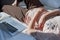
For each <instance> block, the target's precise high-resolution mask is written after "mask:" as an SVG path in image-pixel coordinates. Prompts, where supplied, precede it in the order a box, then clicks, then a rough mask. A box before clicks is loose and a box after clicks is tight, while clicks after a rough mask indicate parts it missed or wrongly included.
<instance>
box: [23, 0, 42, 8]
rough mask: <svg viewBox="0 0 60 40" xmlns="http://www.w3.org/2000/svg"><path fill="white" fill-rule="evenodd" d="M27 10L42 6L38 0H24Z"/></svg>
mask: <svg viewBox="0 0 60 40" xmlns="http://www.w3.org/2000/svg"><path fill="white" fill-rule="evenodd" d="M24 2H25V4H26V6H27V8H28V9H29V8H31V7H41V6H43V5H42V4H41V2H40V1H39V0H24Z"/></svg>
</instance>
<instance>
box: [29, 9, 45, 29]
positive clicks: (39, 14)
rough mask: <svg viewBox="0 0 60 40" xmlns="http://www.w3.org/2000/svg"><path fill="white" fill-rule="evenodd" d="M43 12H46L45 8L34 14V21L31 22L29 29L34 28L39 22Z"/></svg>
mask: <svg viewBox="0 0 60 40" xmlns="http://www.w3.org/2000/svg"><path fill="white" fill-rule="evenodd" d="M43 11H45V9H44V8H40V10H39V11H37V12H36V13H35V14H34V16H33V18H32V20H31V21H30V23H29V25H28V27H29V28H34V24H35V22H36V21H38V19H39V18H40V16H41V15H42V12H43Z"/></svg>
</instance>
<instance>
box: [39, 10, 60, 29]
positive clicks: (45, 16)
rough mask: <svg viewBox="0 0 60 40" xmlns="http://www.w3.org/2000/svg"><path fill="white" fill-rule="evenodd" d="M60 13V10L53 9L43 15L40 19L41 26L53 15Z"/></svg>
mask: <svg viewBox="0 0 60 40" xmlns="http://www.w3.org/2000/svg"><path fill="white" fill-rule="evenodd" d="M58 15H60V10H57V9H56V10H52V11H50V12H47V13H45V14H43V15H42V16H41V18H40V19H39V28H40V27H43V26H44V23H45V22H46V21H47V20H48V19H49V18H51V17H55V16H58Z"/></svg>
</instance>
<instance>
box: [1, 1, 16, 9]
mask: <svg viewBox="0 0 60 40" xmlns="http://www.w3.org/2000/svg"><path fill="white" fill-rule="evenodd" d="M14 1H15V0H0V10H1V9H2V7H3V6H4V5H11V4H12V3H13V2H14Z"/></svg>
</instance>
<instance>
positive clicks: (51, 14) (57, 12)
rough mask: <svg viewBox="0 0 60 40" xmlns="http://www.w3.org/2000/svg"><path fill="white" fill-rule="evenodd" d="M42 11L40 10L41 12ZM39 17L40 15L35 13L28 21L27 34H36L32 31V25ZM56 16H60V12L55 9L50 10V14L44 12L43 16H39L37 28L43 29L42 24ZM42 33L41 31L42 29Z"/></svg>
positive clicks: (34, 30)
mask: <svg viewBox="0 0 60 40" xmlns="http://www.w3.org/2000/svg"><path fill="white" fill-rule="evenodd" d="M42 10H43V9H41V11H42ZM39 15H40V13H38V12H37V13H35V15H34V18H33V19H32V20H31V21H30V23H29V25H28V27H29V28H28V30H27V33H28V34H30V33H32V32H36V31H38V30H36V29H34V28H33V27H34V23H35V21H37V17H38V16H39ZM57 15H60V10H58V9H55V10H52V11H50V12H48V11H46V12H45V13H44V14H43V15H41V17H40V19H39V23H38V24H39V26H41V27H43V26H44V23H45V22H46V21H47V20H48V19H49V18H50V17H51V16H57ZM42 31H43V29H42Z"/></svg>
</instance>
